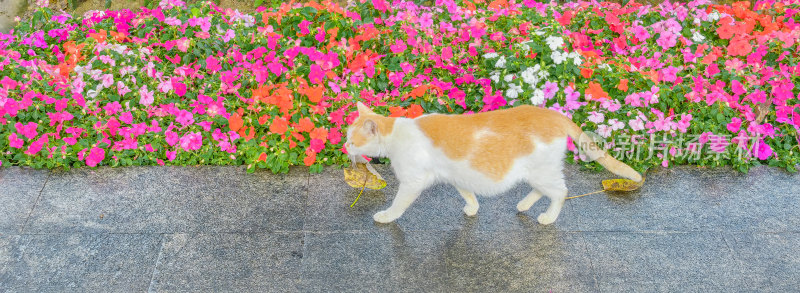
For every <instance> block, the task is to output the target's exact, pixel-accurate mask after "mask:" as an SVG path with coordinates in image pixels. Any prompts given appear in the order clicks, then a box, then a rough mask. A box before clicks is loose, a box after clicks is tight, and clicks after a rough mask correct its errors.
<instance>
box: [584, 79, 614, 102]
mask: <svg viewBox="0 0 800 293" xmlns="http://www.w3.org/2000/svg"><path fill="white" fill-rule="evenodd" d="M610 98H611V97H609V96H608V93H607V92H606V91H604V90H603V87H602V86H600V84H599V83H596V82H594V81H590V82H589V88H588V89H586V99H587V100H600V99H610Z"/></svg>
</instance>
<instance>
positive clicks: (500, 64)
mask: <svg viewBox="0 0 800 293" xmlns="http://www.w3.org/2000/svg"><path fill="white" fill-rule="evenodd" d="M494 67H495V68H506V57H505V56H500V59H497V63H495V64H494Z"/></svg>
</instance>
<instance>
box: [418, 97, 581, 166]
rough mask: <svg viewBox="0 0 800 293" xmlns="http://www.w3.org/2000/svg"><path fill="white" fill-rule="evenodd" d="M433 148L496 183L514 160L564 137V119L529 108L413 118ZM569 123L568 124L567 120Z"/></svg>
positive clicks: (555, 114)
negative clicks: (465, 164)
mask: <svg viewBox="0 0 800 293" xmlns="http://www.w3.org/2000/svg"><path fill="white" fill-rule="evenodd" d="M415 121H416V123H417V125H418V126H419V128H420V130H422V132H423V133H425V135H426V136H428V138H430V140H431V142H432V143H433V145H434V146H435V147H437V148H439V149H440V150H442V152H443V153H444V154H445V155H446V156H447V157H448V158H450V159H451V160H455V161H459V160H469V164H470V166H471V167H472V168H474V169H476V170H478V171H479V172H481V173H483V174H485V175H486V176H488V177H489V178H492V179H493V180H496V181H500V180H502V179H503V177H505V175H506V174H507V173H508V172H509V171H510V170H511V167H512V166H513V164H514V161H515V160H516V159H517V158H519V157H522V156H526V155H529V154H531V153H532V152H533V150H534V149H535V148H536V146H535V144H534V140H536V141H540V142H545V143H549V142H551V141H553V140H554V139H556V138H561V137H564V136H565V135H566V130H565V129H566V128H565V123H566V122H567V121H568V119H567V118H566V117H564V116H563V115H561V114H559V113H558V112H555V111H552V110H548V109H542V108H537V107H533V106H520V107H516V108H511V109H506V110H498V111H492V112H484V113H478V114H472V115H442V114H433V115H427V116H422V117H420V118H417V119H415ZM570 123H571V121H570Z"/></svg>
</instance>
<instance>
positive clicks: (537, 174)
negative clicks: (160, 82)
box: [345, 102, 642, 225]
mask: <svg viewBox="0 0 800 293" xmlns="http://www.w3.org/2000/svg"><path fill="white" fill-rule="evenodd" d="M357 108H358V118H356V120H355V121H353V123H352V124H351V125H350V127H349V128H348V130H347V141H346V142H345V149H346V151H347V153H348V155H349V156H350V158H351V160H353V163H355V162H356V161H357V160H364V159H363V156H367V157H388V158H389V159H390V160H391V166H392V169H393V171H394V173H395V175H396V177H397V180H398V181H399V183H400V185H399V188H398V191H397V195H396V196H395V198H394V201H393V202H392V205H391V206H390V207H389V208H388V209H386V210H383V211H380V212H378V213H376V214H375V215H374V216H373V219H374V220H375V221H376V222H379V223H389V222H392V221H394V220H396V219H397V218H399V217H400V216H401V215H403V213H404V212H405V210H406V209H407V208H408V207H409V206H410V205H411V203H413V202H414V200H416V199H417V197H418V196H419V195H420V193H421V192H422V191H423V190H425V189H426V188H428V187H430V186H431V185H433V184H435V183H448V184H452V185H454V186H455V187H456V189H457V190H458V192H459V193H460V194H461V196H462V197H463V198H464V201H465V202H466V205H464V209H463V211H464V213H465V214H466V215H467V216H474V215H475V214H476V213H477V212H478V207H479V204H478V200H477V198H476V197H475V194H480V195H482V196H491V195H497V194H500V193H503V192H505V191H507V190H509V189H510V188H511V187H512V186H514V185H516V184H517V183H518V182H520V181H524V182H527V183H528V184H530V185H531V187H533V190H532V191H531V192H530V194H528V195H527V196H525V198H523V199H522V200H521V201H520V202H519V203H518V204H517V210H518V211H519V212H525V211H527V210H528V209H530V208H531V206H533V204H534V203H536V201H538V200H539V199H540V198H541V197H542V195H544V196H547V197H549V198H550V206H549V207H548V208H547V210H546V211H545V212H544V213H542V214H540V215H539V216H538V217H537V218H536V220H537V221H538V222H539V223H540V224H543V225H548V224H551V223H553V222H555V220H556V219H557V218H558V215H559V213H561V208H562V206H563V205H564V200H565V198H566V196H567V187H566V185H565V181H564V174H563V168H564V165H563V164H564V156H565V153H566V150H567V137H568V136H569V137H571V138H572V139H573V140H574V141H575V143H576V146H578V147H579V148H580V149H581V150H582V151H583V152H584V154H585V155H586V156H587V157H588V158H590V159H593V160H596V161H597V162H598V163H600V164H601V165H603V167H605V168H606V169H608V170H609V171H611V172H612V173H614V174H617V175H619V176H622V177H624V178H627V179H631V180H634V181H637V182H640V181H641V180H642V176H641V174H639V173H638V172H636V171H635V170H634V169H633V168H631V167H630V166H628V165H626V164H624V163H622V162H620V161H618V160H616V159H614V158H613V157H611V156H610V155H608V154H607V153H606V152H605V150H602V149H600V148H598V147H597V145H595V143H594V142H593V141H592V140H591V138H589V137H588V136H587V135H586V134H585V133H584V132H583V131H582V130H581V128H580V127H579V126H578V125H576V124H575V123H573V122H572V120H570V119H569V118H568V117H566V116H564V115H562V114H561V113H558V112H556V111H554V110H550V109H545V108H539V107H534V106H528V105H524V106H518V107H514V108H509V109H504V110H496V111H490V112H483V113H476V114H470V115H446V114H427V115H422V116H420V117H417V118H414V119H409V118H393V117H385V116H381V115H378V114H375V113H374V112H373V111H372V110H370V109H369V108H368V107H367V106H365V105H364V104H362V103H361V102H358V104H357ZM364 161H365V160H364Z"/></svg>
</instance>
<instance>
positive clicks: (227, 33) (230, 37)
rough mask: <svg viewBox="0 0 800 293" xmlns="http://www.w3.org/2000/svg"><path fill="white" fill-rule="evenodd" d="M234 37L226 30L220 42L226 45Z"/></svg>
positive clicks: (233, 32)
mask: <svg viewBox="0 0 800 293" xmlns="http://www.w3.org/2000/svg"><path fill="white" fill-rule="evenodd" d="M235 37H236V32H235V31H233V30H232V29H228V30H227V31H225V35H223V36H222V41H223V42H226V43H227V42H228V41H230V40H231V39H233V38H235ZM320 42H321V41H320ZM209 57H210V56H209Z"/></svg>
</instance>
